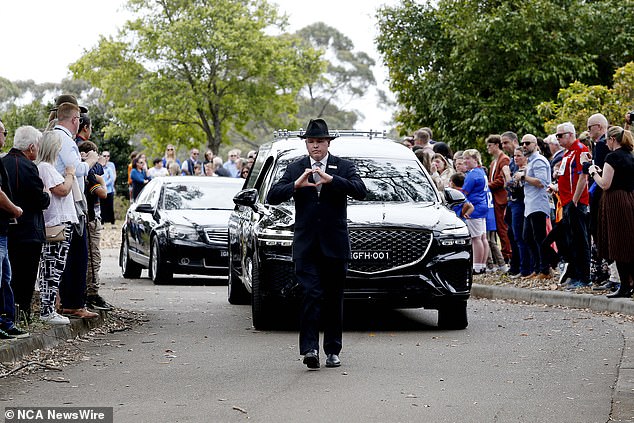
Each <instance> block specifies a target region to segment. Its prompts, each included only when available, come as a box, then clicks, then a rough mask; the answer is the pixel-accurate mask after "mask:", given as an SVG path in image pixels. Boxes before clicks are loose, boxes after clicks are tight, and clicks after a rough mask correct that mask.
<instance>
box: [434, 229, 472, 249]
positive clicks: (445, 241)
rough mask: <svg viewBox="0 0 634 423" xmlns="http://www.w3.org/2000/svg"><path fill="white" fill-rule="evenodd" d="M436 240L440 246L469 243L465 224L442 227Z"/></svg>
mask: <svg viewBox="0 0 634 423" xmlns="http://www.w3.org/2000/svg"><path fill="white" fill-rule="evenodd" d="M437 240H438V242H439V243H440V245H442V246H449V245H468V244H469V243H470V242H469V241H470V239H469V230H468V229H467V227H466V226H461V227H457V228H447V229H443V230H442V231H440V233H439V234H438V236H437Z"/></svg>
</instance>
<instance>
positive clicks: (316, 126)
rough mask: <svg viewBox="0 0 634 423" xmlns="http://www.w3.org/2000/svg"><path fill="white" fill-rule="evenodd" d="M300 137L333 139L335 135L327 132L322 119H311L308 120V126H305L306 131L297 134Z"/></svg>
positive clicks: (326, 126)
mask: <svg viewBox="0 0 634 423" xmlns="http://www.w3.org/2000/svg"><path fill="white" fill-rule="evenodd" d="M299 137H300V138H302V139H306V138H325V139H328V140H334V139H335V138H337V137H336V136H334V137H333V136H332V135H330V133H329V132H328V125H327V124H326V121H325V120H323V119H311V120H310V122H308V127H307V128H306V132H304V133H303V134H301V135H299Z"/></svg>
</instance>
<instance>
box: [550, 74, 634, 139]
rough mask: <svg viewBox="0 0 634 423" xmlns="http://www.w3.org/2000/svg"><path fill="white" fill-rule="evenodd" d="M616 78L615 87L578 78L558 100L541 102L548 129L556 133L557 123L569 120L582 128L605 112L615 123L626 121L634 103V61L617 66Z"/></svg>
mask: <svg viewBox="0 0 634 423" xmlns="http://www.w3.org/2000/svg"><path fill="white" fill-rule="evenodd" d="M613 81H614V87H613V88H608V87H606V86H603V85H586V84H582V83H580V82H574V83H572V84H570V85H569V86H568V87H566V88H563V89H561V90H559V94H558V95H557V101H547V102H543V103H541V104H539V105H538V106H537V112H538V115H539V117H540V118H541V119H543V121H544V122H545V123H544V129H545V131H546V133H554V132H555V130H556V129H557V125H558V124H560V123H562V122H566V121H570V122H572V123H573V124H574V125H575V128H577V132H581V131H583V130H584V129H585V128H586V125H587V122H588V117H589V116H590V115H592V114H594V113H603V114H604V115H605V117H606V118H607V119H608V122H610V123H611V124H614V125H623V123H624V122H623V121H624V117H625V113H626V112H627V111H629V110H632V106H634V85H632V84H633V83H634V62H630V63H628V64H627V65H625V66H623V67H621V68H619V69H617V70H616V72H615V73H614V77H613Z"/></svg>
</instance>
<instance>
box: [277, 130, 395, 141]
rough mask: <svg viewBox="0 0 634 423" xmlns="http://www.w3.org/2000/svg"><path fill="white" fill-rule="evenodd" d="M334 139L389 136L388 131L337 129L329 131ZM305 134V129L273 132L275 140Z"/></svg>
mask: <svg viewBox="0 0 634 423" xmlns="http://www.w3.org/2000/svg"><path fill="white" fill-rule="evenodd" d="M329 132H330V134H331V135H332V136H333V137H342V136H346V137H368V138H370V139H372V138H374V137H379V138H385V137H386V136H387V131H385V130H383V131H373V130H369V131H357V130H356V129H336V130H331V131H329ZM303 134H304V129H303V128H299V131H289V130H288V129H278V130H277V131H273V138H274V139H276V140H277V139H281V138H291V137H298V136H300V135H303Z"/></svg>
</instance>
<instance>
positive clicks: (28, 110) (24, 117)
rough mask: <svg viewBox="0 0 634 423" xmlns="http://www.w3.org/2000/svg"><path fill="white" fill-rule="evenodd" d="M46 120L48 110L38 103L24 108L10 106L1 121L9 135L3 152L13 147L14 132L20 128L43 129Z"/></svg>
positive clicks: (35, 102) (34, 102)
mask: <svg viewBox="0 0 634 423" xmlns="http://www.w3.org/2000/svg"><path fill="white" fill-rule="evenodd" d="M47 119H48V108H47V107H46V106H45V105H43V104H42V103H41V102H39V101H37V100H36V101H33V102H32V103H29V104H26V105H24V106H17V105H15V104H12V105H11V106H9V108H8V110H7V111H6V112H5V113H4V114H3V116H2V121H3V122H4V126H5V127H6V128H7V131H8V132H9V134H8V135H7V140H6V142H5V146H4V150H5V151H9V149H10V148H11V147H12V146H13V136H14V135H15V130H16V129H18V128H19V127H20V126H25V125H31V126H34V127H36V128H38V129H43V127H44V126H45V124H46V122H47Z"/></svg>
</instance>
